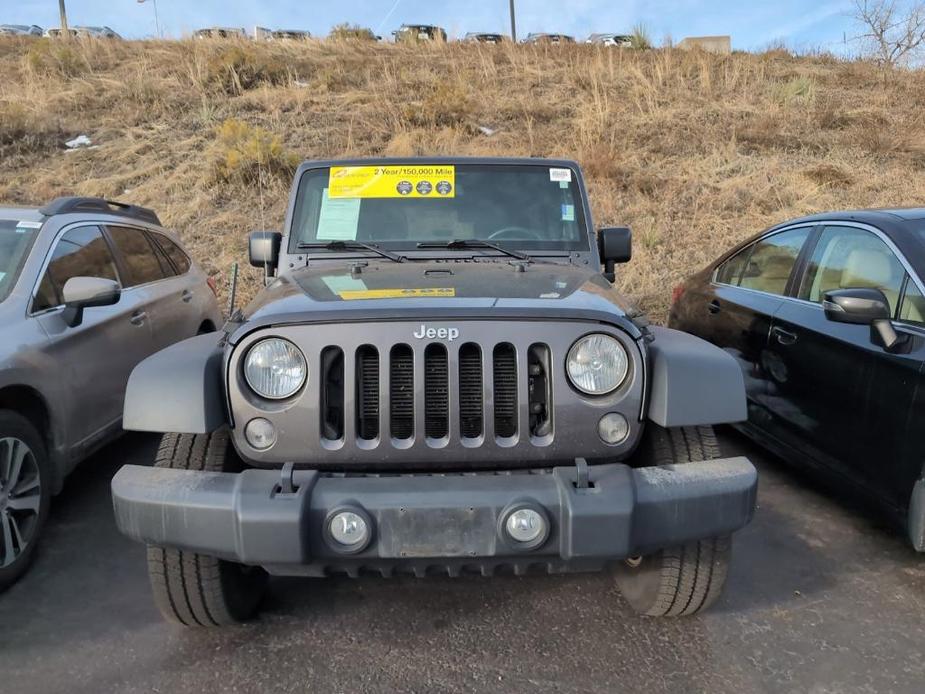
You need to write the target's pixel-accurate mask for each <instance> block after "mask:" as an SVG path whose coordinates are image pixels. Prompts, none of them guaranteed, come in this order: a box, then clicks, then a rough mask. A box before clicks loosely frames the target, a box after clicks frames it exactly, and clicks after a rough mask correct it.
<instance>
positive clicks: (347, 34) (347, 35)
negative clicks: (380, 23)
mask: <svg viewBox="0 0 925 694" xmlns="http://www.w3.org/2000/svg"><path fill="white" fill-rule="evenodd" d="M328 38H331V39H335V40H342V41H347V40H351V39H359V40H361V41H375V40H376V35H375V34H374V33H373V30H372V29H367V28H366V27H361V26H360V25H359V24H348V23H346V22H344V23H343V24H338V25H336V26H334V27H332V29H331V33H330V34H328Z"/></svg>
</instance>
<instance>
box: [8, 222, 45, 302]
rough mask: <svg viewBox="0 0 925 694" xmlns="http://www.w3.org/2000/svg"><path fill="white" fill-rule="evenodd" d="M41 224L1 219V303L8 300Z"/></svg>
mask: <svg viewBox="0 0 925 694" xmlns="http://www.w3.org/2000/svg"><path fill="white" fill-rule="evenodd" d="M39 228H41V224H39V223H38V222H18V221H16V220H14V219H0V301H3V300H4V299H6V297H7V296H9V294H10V290H11V289H12V288H13V285H14V284H15V283H16V278H17V277H19V271H20V270H21V269H22V264H23V262H24V261H25V259H26V255H27V254H28V253H29V249H30V248H31V247H32V242H33V241H34V240H35V236H36V234H37V233H38V230H39Z"/></svg>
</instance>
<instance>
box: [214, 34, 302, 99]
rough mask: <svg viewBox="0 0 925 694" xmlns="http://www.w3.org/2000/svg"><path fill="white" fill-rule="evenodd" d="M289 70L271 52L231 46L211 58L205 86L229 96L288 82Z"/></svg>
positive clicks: (242, 46)
mask: <svg viewBox="0 0 925 694" xmlns="http://www.w3.org/2000/svg"><path fill="white" fill-rule="evenodd" d="M289 78H290V72H289V66H288V65H287V64H286V63H285V62H283V61H282V60H281V59H280V58H279V57H277V56H276V55H274V54H272V53H270V52H269V51H266V50H263V51H260V50H257V49H256V48H255V47H254V46H249V45H247V46H246V45H239V46H229V47H227V48H223V49H221V50H219V51H216V52H215V53H213V54H212V55H210V56H209V57H208V59H207V61H206V66H205V82H206V84H207V85H209V86H212V87H217V88H219V89H220V90H221V91H223V92H225V93H226V94H232V95H235V94H241V93H243V92H244V91H246V90H248V89H253V88H254V87H257V86H260V85H262V84H267V85H280V84H286V83H287V82H289Z"/></svg>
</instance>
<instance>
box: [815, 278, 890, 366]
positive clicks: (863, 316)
mask: <svg viewBox="0 0 925 694" xmlns="http://www.w3.org/2000/svg"><path fill="white" fill-rule="evenodd" d="M822 308H823V310H824V311H825V317H826V318H828V319H829V320H830V321H833V322H835V323H849V324H852V325H869V326H870V327H871V331H872V332H874V333H875V334H876V335H877V337H878V338H879V339H880V342H881V343H882V344H883V348H884V349H886V350H887V351H888V352H890V351H892V350H894V349H895V348H896V347H898V346H899V345H901V344H903V343H905V342H906V340H907V339H908V338H907V336H905V335H903V336H900V335H899V334H897V332H896V330H895V329H894V328H893V322H892V320H891V318H892V316H893V314H892V312H891V311H890V302H889V301H887V298H886V296H885V295H884V293H883V292H882V291H880V290H879V289H870V288H856V289H835V290H832V291H829V292H826V293H825V295H824V296H823V299H822Z"/></svg>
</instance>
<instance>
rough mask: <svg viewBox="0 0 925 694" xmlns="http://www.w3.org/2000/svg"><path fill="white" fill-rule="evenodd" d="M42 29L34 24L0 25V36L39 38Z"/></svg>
mask: <svg viewBox="0 0 925 694" xmlns="http://www.w3.org/2000/svg"><path fill="white" fill-rule="evenodd" d="M41 35H42V27H40V26H36V25H35V24H31V25H29V24H0V36H41Z"/></svg>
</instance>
